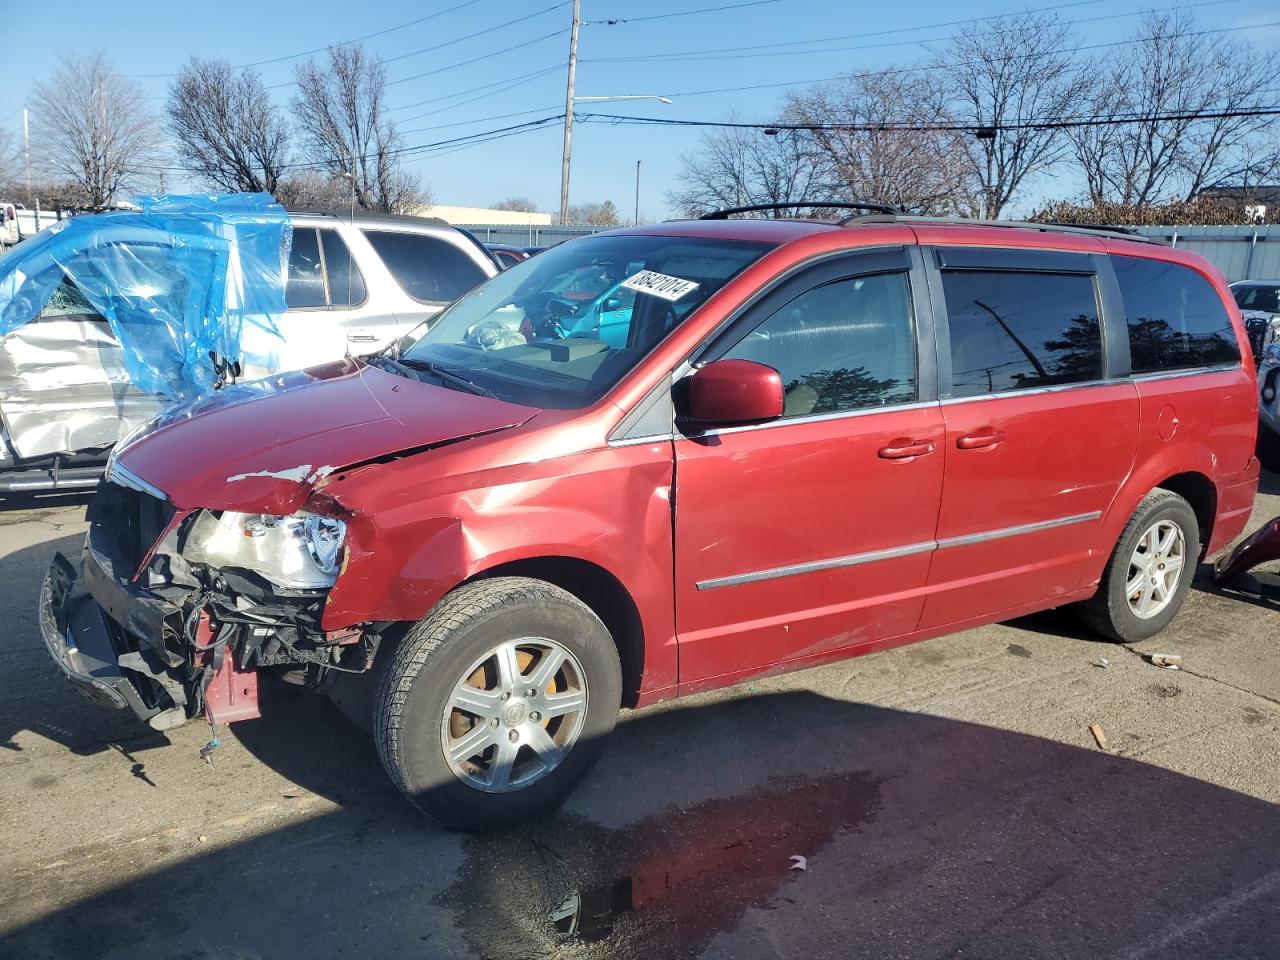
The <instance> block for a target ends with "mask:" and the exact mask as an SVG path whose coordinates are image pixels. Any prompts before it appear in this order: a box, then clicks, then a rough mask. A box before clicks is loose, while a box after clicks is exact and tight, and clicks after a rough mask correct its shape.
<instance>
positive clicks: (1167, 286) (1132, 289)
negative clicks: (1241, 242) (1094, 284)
mask: <svg viewBox="0 0 1280 960" xmlns="http://www.w3.org/2000/svg"><path fill="white" fill-rule="evenodd" d="M1111 265H1112V266H1113V267H1114V268H1115V271H1116V281H1117V282H1118V283H1119V285H1120V296H1121V298H1122V299H1123V300H1124V316H1125V321H1126V322H1127V323H1128V326H1129V357H1130V360H1131V361H1132V367H1133V372H1134V373H1157V372H1159V371H1162V370H1179V369H1182V370H1186V369H1190V368H1195V367H1204V366H1211V365H1213V364H1219V363H1238V362H1239V360H1240V347H1239V344H1238V343H1237V342H1236V334H1235V330H1234V329H1233V328H1232V326H1231V318H1230V317H1229V316H1227V311H1226V308H1225V307H1223V305H1222V301H1221V300H1220V299H1219V298H1218V294H1217V293H1215V292H1214V289H1213V287H1212V286H1210V284H1209V281H1208V280H1206V279H1205V278H1204V277H1202V276H1200V274H1198V273H1196V271H1194V270H1192V269H1191V268H1190V267H1184V266H1182V265H1181V264H1177V263H1163V262H1161V261H1159V260H1145V259H1143V258H1141V257H1119V256H1113V257H1112V258H1111Z"/></svg>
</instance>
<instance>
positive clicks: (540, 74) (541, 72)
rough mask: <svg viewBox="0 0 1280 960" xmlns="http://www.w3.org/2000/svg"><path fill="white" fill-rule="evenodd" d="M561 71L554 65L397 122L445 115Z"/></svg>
mask: <svg viewBox="0 0 1280 960" xmlns="http://www.w3.org/2000/svg"><path fill="white" fill-rule="evenodd" d="M563 69H564V65H563V64H556V65H555V66H554V67H549V68H547V69H545V70H538V71H535V72H534V73H533V74H530V75H529V76H528V77H527V78H523V79H520V80H516V81H515V82H513V83H508V84H506V85H505V86H500V87H498V88H497V89H496V90H490V91H489V92H488V93H482V94H480V95H479V96H475V97H471V98H469V99H467V100H459V101H458V102H457V103H451V104H449V105H448V106H447V107H437V108H436V109H434V110H426V111H424V112H422V113H415V114H414V115H413V116H411V117H404V118H402V119H401V120H400V121H399V122H400V123H411V122H413V121H414V120H421V119H422V118H423V117H432V116H435V115H436V114H437V113H445V112H446V111H449V110H456V109H458V108H459V107H464V106H466V105H467V104H469V103H475V102H476V101H477V100H487V99H488V98H489V97H494V96H497V95H498V94H500V93H505V92H506V91H508V90H511V89H513V88H515V87H520V86H524V85H525V84H526V83H527V82H528V81H529V80H531V79H537V78H539V77H544V76H546V75H547V74H549V73H559V72H560V71H561V70H563ZM490 86H492V84H490ZM423 102H425V103H434V102H436V101H434V100H427V101H423Z"/></svg>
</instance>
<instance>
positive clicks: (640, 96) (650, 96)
mask: <svg viewBox="0 0 1280 960" xmlns="http://www.w3.org/2000/svg"><path fill="white" fill-rule="evenodd" d="M579 100H582V101H587V100H595V101H599V100H661V101H662V102H663V103H671V98H670V97H660V96H658V95H657V94H656V93H628V94H623V95H621V96H617V97H574V98H573V102H574V103H577V102H578V101H579Z"/></svg>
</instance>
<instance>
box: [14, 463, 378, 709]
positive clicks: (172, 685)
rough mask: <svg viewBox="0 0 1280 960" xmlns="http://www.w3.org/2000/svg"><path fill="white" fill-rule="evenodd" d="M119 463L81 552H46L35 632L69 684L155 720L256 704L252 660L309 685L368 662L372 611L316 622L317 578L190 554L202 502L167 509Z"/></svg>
mask: <svg viewBox="0 0 1280 960" xmlns="http://www.w3.org/2000/svg"><path fill="white" fill-rule="evenodd" d="M121 476H122V474H121V473H120V472H119V471H117V473H116V474H115V475H111V474H109V475H108V478H107V480H105V481H104V482H103V484H102V486H101V487H100V488H99V491H98V494H97V495H96V496H95V498H94V500H93V502H92V503H91V504H90V506H89V513H88V519H89V521H90V526H89V532H88V534H87V536H86V537H85V544H84V550H83V552H82V555H81V558H80V562H79V564H74V563H73V562H72V561H70V560H68V559H67V558H66V557H64V556H62V555H60V554H59V555H57V556H55V557H54V560H53V562H52V563H51V564H50V567H49V571H48V573H47V574H46V576H45V580H44V584H43V585H42V587H41V591H40V600H39V611H38V617H39V623H40V630H41V634H42V636H43V639H44V643H45V646H46V648H47V649H48V651H49V655H50V657H51V658H52V659H53V661H54V663H55V664H56V665H57V667H58V669H59V670H60V671H61V672H62V674H63V675H64V676H65V677H67V679H68V680H70V681H71V682H72V683H73V684H74V685H75V686H76V687H77V688H78V689H79V690H80V692H82V693H84V694H85V695H86V696H88V697H89V698H90V699H92V700H94V701H95V702H98V703H101V704H104V705H107V706H111V707H115V708H117V709H125V708H128V709H130V710H132V711H133V713H134V714H135V715H136V716H137V717H138V718H139V719H141V720H145V721H146V722H147V723H148V724H149V725H150V726H152V727H153V728H155V729H157V730H165V729H168V728H170V727H173V726H177V725H178V724H180V723H183V722H185V721H186V720H189V719H194V718H195V717H198V716H201V715H204V716H206V717H207V718H208V719H209V720H210V721H211V722H214V723H229V722H232V721H235V720H243V719H250V718H253V717H256V716H258V715H259V714H258V703H257V690H258V671H259V670H267V671H270V672H274V673H277V674H279V675H281V676H283V677H284V678H286V679H289V680H292V681H294V682H297V683H301V684H304V685H308V686H315V687H320V686H322V685H324V684H327V683H329V682H331V680H332V679H333V676H334V675H335V673H336V672H355V673H359V672H363V671H365V670H368V669H369V667H370V666H371V665H372V662H373V656H374V654H375V652H376V650H377V646H378V641H379V625H376V624H358V625H355V626H352V627H349V628H346V629H342V630H334V631H324V630H323V629H321V627H320V613H321V610H322V608H323V604H324V601H325V597H326V595H327V590H317V589H302V590H288V589H282V588H280V587H278V586H276V585H274V584H272V583H270V582H269V581H267V580H266V579H265V578H263V577H261V576H259V575H257V574H255V573H254V572H253V571H251V570H245V569H236V568H232V567H213V566H210V565H209V564H208V563H207V562H201V561H200V560H197V559H193V558H197V557H201V556H203V555H202V554H201V553H200V552H199V550H197V549H195V548H194V546H193V543H192V542H191V541H192V538H193V537H194V536H196V535H199V534H200V533H201V531H202V530H203V529H204V527H202V526H201V525H200V523H199V522H198V521H200V520H202V519H207V512H206V511H199V510H197V511H178V510H176V509H174V508H173V507H172V505H171V504H170V503H169V502H168V501H167V499H165V498H164V496H163V494H160V495H159V496H156V495H153V494H151V493H148V492H146V491H145V489H144V487H145V484H140V483H137V484H134V485H133V486H129V487H124V486H122V485H121V484H120V483H119V482H117V481H119V480H120V479H121ZM125 479H129V478H128V477H126V478H125ZM157 493H158V492H157ZM206 526H207V524H206Z"/></svg>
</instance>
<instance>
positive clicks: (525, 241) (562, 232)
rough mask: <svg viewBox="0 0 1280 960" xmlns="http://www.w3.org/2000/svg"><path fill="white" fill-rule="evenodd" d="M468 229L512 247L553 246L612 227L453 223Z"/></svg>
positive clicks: (492, 241) (492, 240)
mask: <svg viewBox="0 0 1280 960" xmlns="http://www.w3.org/2000/svg"><path fill="white" fill-rule="evenodd" d="M454 226H455V227H461V228H462V229H463V230H470V231H471V232H472V233H474V234H475V235H476V236H477V237H479V238H480V239H481V240H482V241H484V242H485V243H505V244H509V245H510V246H513V247H554V246H555V245H556V244H557V243H564V242H565V241H566V240H573V239H575V238H577V237H586V236H590V235H591V234H593V233H600V232H601V231H602V230H611V229H613V228H612V227H537V226H533V225H529V226H522V225H518V224H517V225H499V226H494V225H492V224H485V223H477V224H470V223H455V224H454Z"/></svg>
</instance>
